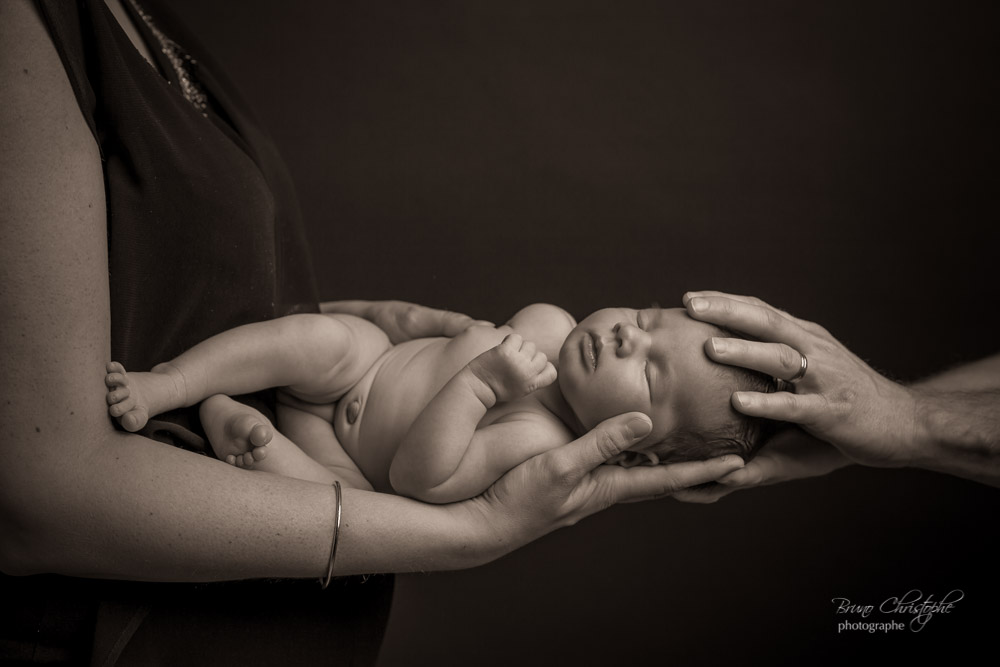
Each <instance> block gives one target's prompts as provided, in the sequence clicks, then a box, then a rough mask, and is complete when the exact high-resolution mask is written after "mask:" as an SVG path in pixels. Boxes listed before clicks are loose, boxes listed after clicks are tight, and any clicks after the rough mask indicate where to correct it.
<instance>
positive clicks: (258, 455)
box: [243, 446, 267, 463]
mask: <svg viewBox="0 0 1000 667" xmlns="http://www.w3.org/2000/svg"><path fill="white" fill-rule="evenodd" d="M266 458H267V447H266V446H261V447H255V448H254V449H252V450H250V451H249V452H247V453H246V454H244V455H243V460H245V461H248V460H249V461H253V462H254V463H260V462H261V461H263V460H264V459H266Z"/></svg>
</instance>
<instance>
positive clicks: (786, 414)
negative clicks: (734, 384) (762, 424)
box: [731, 391, 825, 424]
mask: <svg viewBox="0 0 1000 667" xmlns="http://www.w3.org/2000/svg"><path fill="white" fill-rule="evenodd" d="M731 402H732V405H733V408H735V409H736V410H738V411H739V412H742V413H743V414H745V415H749V416H751V417H763V418H764V419H776V420H778V421H786V422H795V423H796V424H808V423H810V422H811V421H813V419H812V418H813V416H816V415H822V414H823V410H824V409H825V405H824V404H825V399H824V398H823V397H822V396H820V395H819V394H792V393H790V392H787V391H779V392H775V393H773V394H762V393H760V392H756V391H737V392H734V393H733V397H732V401H731Z"/></svg>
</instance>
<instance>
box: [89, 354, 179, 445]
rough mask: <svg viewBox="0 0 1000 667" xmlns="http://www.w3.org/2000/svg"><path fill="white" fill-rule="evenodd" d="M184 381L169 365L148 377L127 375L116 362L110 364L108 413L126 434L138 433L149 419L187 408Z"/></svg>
mask: <svg viewBox="0 0 1000 667" xmlns="http://www.w3.org/2000/svg"><path fill="white" fill-rule="evenodd" d="M183 382H184V379H183V377H182V376H180V374H179V372H178V371H177V369H175V368H174V367H173V366H171V365H170V364H160V365H159V366H156V367H155V368H153V370H152V371H150V372H149V373H126V372H125V368H124V367H123V366H122V365H121V364H120V363H118V362H117V361H111V362H108V365H107V375H105V376H104V384H106V385H107V386H108V393H107V399H108V413H109V414H110V415H111V416H112V417H114V418H115V419H117V420H118V423H120V424H121V425H122V427H123V428H124V429H125V430H126V431H132V432H135V431H138V430H139V429H141V428H142V427H143V426H145V425H146V422H147V421H149V416H150V415H158V414H160V413H163V412H167V411H168V410H173V409H174V408H180V407H183V406H184V404H185V403H184V400H185V397H184V389H183V388H184V384H183Z"/></svg>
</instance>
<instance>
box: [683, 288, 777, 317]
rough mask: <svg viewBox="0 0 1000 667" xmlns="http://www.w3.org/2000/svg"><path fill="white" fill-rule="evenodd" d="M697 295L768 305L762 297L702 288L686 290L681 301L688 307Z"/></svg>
mask: <svg viewBox="0 0 1000 667" xmlns="http://www.w3.org/2000/svg"><path fill="white" fill-rule="evenodd" d="M696 296H704V297H707V296H721V297H725V298H727V299H733V300H734V301H742V302H743V303H748V304H750V305H752V306H766V305H767V304H766V303H764V302H763V301H761V300H760V299H758V298H757V297H755V296H744V295H741V294H728V293H726V292H716V291H715V290H701V291H695V292H685V293H684V296H683V297H682V298H681V301H683V302H684V307H685V308H686V307H687V305H688V301H690V300H691V299H693V298H695V297H696ZM779 312H784V311H779Z"/></svg>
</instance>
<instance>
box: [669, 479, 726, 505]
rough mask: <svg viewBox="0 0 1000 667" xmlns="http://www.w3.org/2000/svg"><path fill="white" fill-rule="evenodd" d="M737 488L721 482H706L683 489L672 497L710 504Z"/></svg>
mask: <svg viewBox="0 0 1000 667" xmlns="http://www.w3.org/2000/svg"><path fill="white" fill-rule="evenodd" d="M735 490H736V489H735V488H728V487H725V486H722V485H720V484H706V485H705V486H703V487H698V488H694V489H681V490H680V491H678V492H676V493H674V494H673V495H672V496H671V497H672V498H674V499H675V500H679V501H681V502H682V503H698V504H701V505H708V504H711V503H714V502H716V501H718V500H719V499H720V498H724V497H726V496H728V495H729V494H730V493H732V492H733V491H735Z"/></svg>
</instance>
